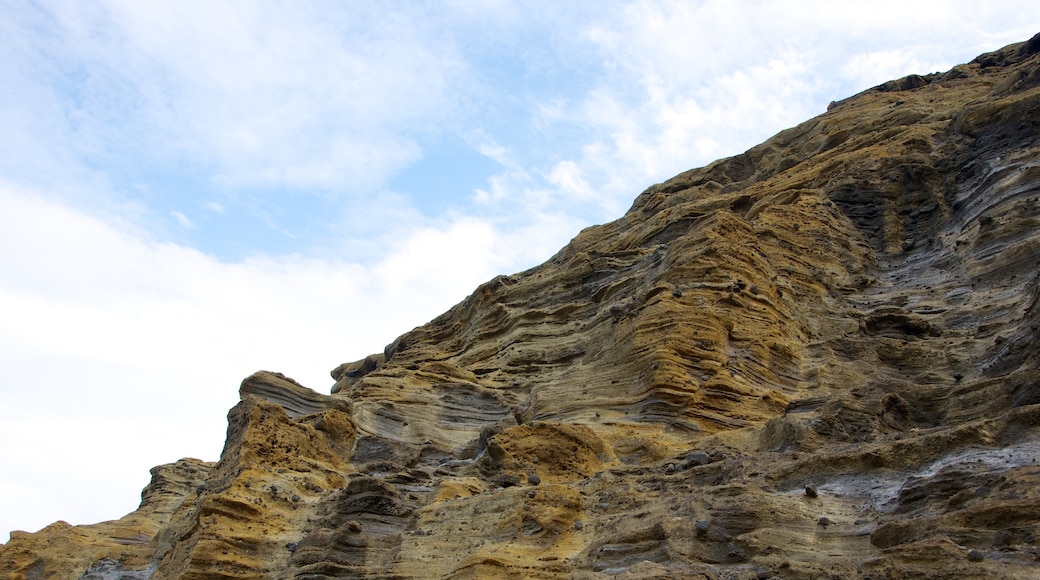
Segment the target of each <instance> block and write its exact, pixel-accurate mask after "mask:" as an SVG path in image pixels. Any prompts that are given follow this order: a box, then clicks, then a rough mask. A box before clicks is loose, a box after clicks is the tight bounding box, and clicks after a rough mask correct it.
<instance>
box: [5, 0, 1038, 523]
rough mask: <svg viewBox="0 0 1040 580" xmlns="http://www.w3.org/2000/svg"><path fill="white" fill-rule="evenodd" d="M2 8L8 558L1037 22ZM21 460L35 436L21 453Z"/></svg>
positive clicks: (844, 12) (255, 6)
mask: <svg viewBox="0 0 1040 580" xmlns="http://www.w3.org/2000/svg"><path fill="white" fill-rule="evenodd" d="M556 4H558V3H553V2H535V1H530V2H528V1H519V0H517V1H510V0H498V1H487V2H467V1H462V0H455V1H443V2H432V1H430V2H419V1H416V2H380V3H371V2H304V1H301V2H275V1H267V0H254V1H250V2H245V1H227V2H222V3H219V4H215V3H212V2H191V1H184V0H179V1H176V2H174V1H172V0H153V1H149V2H139V1H134V0H98V1H96V2H90V3H86V2H79V1H74V0H69V1H59V0H55V1H49V2H31V1H22V2H17V1H10V2H4V3H2V4H0V39H2V40H0V126H2V127H3V131H2V132H0V244H2V247H3V248H4V251H3V252H2V253H0V364H2V365H3V368H4V369H5V371H4V373H3V377H2V378H0V407H2V408H3V409H4V413H5V420H4V422H3V423H2V424H0V437H2V439H3V441H5V443H4V444H3V446H2V447H0V536H2V534H3V532H4V531H7V530H12V529H25V530H30V531H34V530H36V529H38V528H40V527H42V526H44V525H46V524H48V523H50V522H52V521H55V520H57V519H65V520H67V521H69V522H71V523H77V524H78V523H91V522H94V521H100V520H104V519H111V518H116V517H119V516H121V515H123V514H124V513H126V512H128V511H131V510H132V509H134V507H136V502H137V498H138V492H139V491H140V488H141V487H143V486H144V485H145V484H146V483H147V481H148V471H147V470H148V468H149V467H151V466H153V465H156V464H160V463H166V462H171V461H175V460H176V459H178V458H180V457H183V456H195V457H199V458H202V459H207V460H215V459H216V458H217V455H218V454H219V451H220V448H221V446H222V444H223V437H224V429H225V419H224V417H225V414H226V412H227V409H228V408H230V407H231V406H232V405H234V404H235V402H236V400H237V387H238V383H239V381H240V380H241V379H242V378H243V377H245V376H247V375H248V374H250V373H252V372H253V371H256V370H260V369H267V370H273V371H280V372H283V373H285V374H287V375H289V376H292V377H294V378H296V379H297V380H299V381H301V382H302V383H303V384H305V385H308V386H310V387H311V388H314V389H316V390H319V391H322V392H327V390H328V388H329V387H330V386H331V384H332V380H331V379H330V378H329V376H328V371H329V370H330V369H332V368H334V367H335V366H336V365H338V364H339V363H341V362H345V361H351V360H356V359H358V358H361V357H363V356H365V355H367V354H369V353H372V352H378V351H380V350H382V348H383V346H384V345H385V344H387V343H388V342H390V341H391V340H393V338H395V337H396V336H398V335H399V334H401V333H403V332H405V331H407V330H409V329H411V328H413V327H415V326H418V325H420V324H423V323H425V322H426V321H428V320H430V319H432V318H433V317H435V316H436V315H438V314H440V313H441V312H443V311H444V310H446V309H447V308H449V307H450V306H451V305H453V304H454V303H456V302H458V301H459V300H461V299H462V298H464V297H465V296H466V295H467V294H468V293H469V292H470V291H472V290H473V289H474V288H475V287H476V286H477V285H478V284H480V283H481V282H483V281H486V280H488V279H490V278H491V277H493V276H495V275H497V274H502V273H511V272H516V271H520V270H523V269H526V268H528V267H530V266H533V265H535V264H537V263H540V262H541V261H543V260H545V259H546V258H548V257H549V256H551V255H552V254H553V253H555V251H556V250H558V249H559V248H560V247H561V246H562V245H564V244H565V243H566V242H567V241H568V240H569V239H570V238H571V237H573V236H574V235H576V234H577V232H578V231H579V230H580V229H581V228H583V227H586V226H589V225H592V224H596V223H602V222H605V221H609V220H612V219H615V218H617V217H619V216H620V215H621V214H622V213H623V212H624V211H625V209H627V208H628V206H629V205H630V204H631V202H632V200H633V199H634V197H635V196H636V195H637V194H638V193H639V192H640V191H642V190H643V189H645V188H646V187H647V186H649V185H651V184H653V183H656V182H659V181H662V180H664V179H667V178H668V177H670V176H672V175H674V174H676V173H679V172H681V171H684V170H686V169H689V168H691V167H696V166H700V165H704V164H706V163H708V162H710V161H712V160H714V159H716V158H720V157H725V156H729V155H734V154H737V153H740V152H742V151H744V150H745V149H747V148H749V147H751V146H753V145H755V144H757V143H759V142H761V141H763V140H764V139H766V138H768V137H769V136H770V135H772V134H774V133H776V132H777V131H779V130H781V129H783V128H786V127H789V126H791V125H794V124H796V123H798V122H801V121H803V120H805V119H808V118H810V117H812V116H815V115H818V114H820V113H822V112H823V111H824V110H825V109H826V106H827V103H828V102H830V101H831V100H836V99H841V98H845V97H847V96H850V95H852V94H854V93H857V92H859V91H861V90H864V89H866V88H869V87H871V86H873V85H876V84H878V83H881V82H884V81H886V80H889V79H892V78H898V77H901V76H904V75H906V74H911V73H928V72H935V71H940V70H947V69H948V68H950V67H951V66H953V65H954V64H957V63H960V62H965V61H968V60H970V59H971V58H974V57H975V56H976V55H978V54H979V53H981V52H985V51H989V50H995V49H997V48H999V47H1001V46H1004V45H1006V44H1008V43H1011V42H1016V41H1020V40H1026V39H1028V38H1029V37H1031V36H1032V35H1033V34H1034V33H1036V32H1038V31H1040V5H1038V4H1037V3H1036V2H1033V1H1017V2H1016V1H1007V2H1000V3H978V2H912V3H911V2H905V1H904V2H884V1H874V2H840V3H839V2H829V1H828V2H823V1H820V2H808V1H807V2H799V3H790V2H784V3H779V2H774V3H769V2H739V1H703V2H668V1H649V0H646V1H638V0H634V1H631V2H579V1H576V2H569V3H566V5H567V6H566V7H559V6H557V5H556ZM16 442H17V443H16Z"/></svg>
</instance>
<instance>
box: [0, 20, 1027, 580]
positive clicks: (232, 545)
mask: <svg viewBox="0 0 1040 580" xmlns="http://www.w3.org/2000/svg"><path fill="white" fill-rule="evenodd" d="M1038 38H1040V37H1038ZM1037 47H1040V40H1037V39H1034V40H1031V41H1029V42H1027V43H1022V44H1019V45H1013V46H1009V47H1007V48H1004V49H1002V50H1000V51H997V52H994V53H989V54H985V55H982V56H980V57H979V58H977V59H976V60H975V61H973V62H971V63H968V64H966V65H961V66H957V67H954V69H952V70H951V71H949V72H946V73H941V74H931V75H913V76H910V77H907V78H905V79H900V80H897V81H892V82H890V83H886V84H884V85H881V86H879V87H876V88H874V89H871V90H869V91H865V92H864V93H862V94H859V95H856V96H854V97H851V98H849V99H846V100H844V101H841V102H836V103H832V105H831V107H830V108H829V110H828V111H827V112H826V113H825V114H823V115H821V116H819V117H817V118H815V119H811V120H809V121H807V122H805V123H803V124H801V125H799V126H797V127H794V128H792V129H789V130H786V131H783V132H781V133H779V134H778V135H776V136H775V137H773V138H772V139H770V140H769V141H767V142H765V143H763V144H762V145H759V146H757V147H755V148H753V149H751V150H749V151H747V152H746V153H744V154H742V155H739V156H736V157H733V158H729V159H724V160H720V161H717V162H715V163H713V164H711V165H708V166H707V167H703V168H699V169H694V170H691V171H688V172H686V173H683V174H681V175H679V176H676V177H675V178H673V179H671V180H669V181H667V182H665V183H662V184H658V185H655V186H653V187H651V188H649V189H647V190H646V191H645V192H643V193H642V194H640V195H639V196H638V197H637V198H636V200H635V203H634V204H633V206H632V208H631V209H630V210H629V211H628V212H627V213H626V214H625V216H624V217H622V218H621V219H619V220H617V221H615V222H613V223H609V224H605V225H602V226H596V227H592V228H588V229H586V230H584V231H583V232H581V233H580V234H579V235H578V236H577V237H576V238H574V240H572V241H571V243H570V244H568V245H567V246H566V247H565V248H563V249H562V250H561V251H560V252H559V253H558V254H557V255H556V256H554V257H553V258H551V259H550V260H549V261H548V262H546V263H545V264H543V265H541V266H538V267H536V268H533V269H531V270H528V271H526V272H522V273H519V274H515V275H511V276H500V277H498V278H495V279H494V280H492V281H490V282H488V283H486V284H484V285H482V286H481V287H479V288H478V289H477V290H476V291H475V292H474V293H473V294H472V295H471V296H470V297H468V298H467V299H466V300H464V301H463V302H462V303H460V304H458V305H457V306H455V307H454V308H452V309H451V310H450V311H448V312H447V313H445V314H444V315H442V316H440V317H438V318H437V319H435V320H433V321H432V322H430V323H429V324H426V325H424V326H421V327H419V328H416V329H414V330H412V331H410V332H408V333H405V334H404V335H402V336H401V337H400V338H399V339H397V340H396V341H395V342H394V343H393V344H391V345H389V346H388V347H386V349H384V351H383V352H382V353H380V354H377V355H372V356H370V357H367V358H366V359H364V360H361V361H358V362H356V363H347V364H344V365H340V366H339V367H338V368H337V369H336V370H335V371H333V378H334V380H335V381H336V383H335V386H334V387H333V389H332V394H331V395H320V394H318V393H314V392H312V391H310V390H308V389H305V388H303V387H301V386H300V385H298V384H296V383H295V382H293V381H291V380H290V379H287V378H285V377H282V376H280V375H277V374H273V373H257V374H256V375H253V376H252V377H250V378H248V379H246V381H244V382H243V384H242V388H241V395H242V402H241V403H240V404H239V405H238V406H236V407H235V408H234V409H232V411H231V413H230V414H229V429H228V439H227V443H226V446H225V449H224V452H223V454H222V456H221V458H220V461H219V462H217V463H216V464H205V463H202V462H198V461H194V460H183V461H182V462H179V463H177V464H174V465H171V466H164V467H160V468H156V470H155V471H154V472H153V482H152V484H150V485H149V487H148V488H147V489H146V490H145V493H144V494H143V501H142V505H141V508H140V509H139V510H138V511H136V512H134V513H132V514H130V515H128V516H126V517H125V518H123V519H121V520H117V521H115V522H106V523H102V524H97V525H95V526H80V527H71V526H67V525H64V524H61V523H58V524H54V525H53V526H50V527H48V528H46V529H44V530H41V531H40V532H39V533H37V534H24V533H15V534H13V535H12V538H11V541H10V542H9V543H8V544H7V545H6V546H4V547H3V548H2V549H0V570H2V571H3V572H4V573H6V574H7V575H8V576H10V577H15V578H23V577H24V578H33V577H49V576H50V577H53V576H57V577H81V576H85V577H97V578H104V577H118V575H119V574H123V575H124V576H125V577H141V578H172V577H189V578H190V577H235V578H289V577H294V578H321V577H396V578H431V577H464V578H465V577H473V578H477V577H480V578H483V577H517V578H519V577H523V578H597V577H610V576H618V575H625V576H628V577H660V578H664V577H690V578H699V577H705V578H718V577H726V578H768V577H772V576H778V577H781V578H813V577H842V578H855V577H862V578H866V577H875V578H877V577H886V578H910V577H936V578H939V577H948V578H995V577H1000V578H1034V577H1036V571H1037V566H1040V543H1038V542H1037V538H1036V536H1037V533H1040V494H1038V492H1037V490H1038V489H1040V487H1038V485H1037V484H1038V483H1040V467H1038V466H1037V463H1036V461H1037V459H1038V457H1040V355H1038V352H1040V349H1038V347H1040V345H1038V340H1040V339H1038V336H1040V332H1038V331H1040V277H1038V272H1037V269H1036V264H1037V263H1038V261H1040V55H1038V54H1037V52H1038V50H1037Z"/></svg>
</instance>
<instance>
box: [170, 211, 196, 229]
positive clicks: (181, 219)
mask: <svg viewBox="0 0 1040 580" xmlns="http://www.w3.org/2000/svg"><path fill="white" fill-rule="evenodd" d="M170 215H171V216H173V219H174V220H176V221H177V223H179V224H180V225H181V227H183V228H188V229H191V230H193V229H195V224H194V223H192V221H191V220H190V219H188V216H186V215H184V214H182V213H181V212H179V211H171V212H170Z"/></svg>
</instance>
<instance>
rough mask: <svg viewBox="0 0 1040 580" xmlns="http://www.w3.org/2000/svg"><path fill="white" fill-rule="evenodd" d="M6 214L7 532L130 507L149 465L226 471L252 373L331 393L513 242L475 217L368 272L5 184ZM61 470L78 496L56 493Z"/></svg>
mask: <svg viewBox="0 0 1040 580" xmlns="http://www.w3.org/2000/svg"><path fill="white" fill-rule="evenodd" d="M0 206H3V207H4V208H5V211H4V212H3V214H2V215H0V245H2V246H3V247H5V248H19V249H20V251H10V252H4V253H3V254H2V255H0V270H2V271H3V272H4V274H5V275H4V277H3V278H2V279H0V311H3V312H4V316H3V317H0V366H2V367H3V368H4V369H5V372H4V382H3V384H2V386H0V407H2V408H3V409H5V421H4V422H2V426H0V437H3V438H4V440H5V441H18V440H24V441H26V444H25V446H17V445H9V446H3V448H2V451H0V465H2V467H0V471H3V472H4V473H8V474H12V473H18V477H17V479H11V478H4V479H3V482H2V485H3V486H5V490H6V491H10V492H11V493H0V502H2V503H0V514H3V518H2V519H3V522H0V526H3V525H7V524H8V522H10V525H11V526H15V527H23V528H24V527H34V526H35V527H42V526H43V525H45V524H47V523H50V521H52V520H54V519H57V518H59V517H61V518H65V519H67V520H70V521H72V522H74V523H89V522H91V521H97V520H100V519H107V518H113V517H118V516H120V515H122V514H121V513H112V512H111V510H113V509H115V508H114V507H113V506H114V505H118V506H121V508H120V509H121V510H123V511H130V510H131V509H133V508H134V507H135V505H133V504H134V502H135V498H136V497H137V494H138V492H139V491H140V488H141V486H143V485H144V483H146V482H147V470H148V468H150V467H151V466H152V465H154V464H157V463H160V462H167V461H173V460H176V459H178V458H179V457H182V456H185V455H194V456H201V458H203V459H210V460H212V459H216V454H217V453H218V452H219V449H220V446H221V444H222V442H223V433H224V429H225V423H224V414H225V413H226V411H227V409H228V408H229V407H230V406H231V405H233V404H234V403H235V401H236V400H237V387H238V383H239V382H240V381H241V379H242V378H244V377H245V376H247V375H248V374H249V373H251V372H253V371H256V370H260V369H269V370H274V371H280V372H284V373H286V374H287V375H289V376H291V377H294V378H295V379H297V380H299V381H300V382H302V383H303V384H305V385H307V386H309V387H311V388H314V389H316V390H318V391H323V392H328V389H329V387H331V384H332V380H331V378H330V377H329V376H328V371H329V370H330V369H332V368H334V367H335V366H336V365H338V364H339V363H341V362H347V361H350V360H354V359H357V358H361V357H363V356H365V355H366V354H369V353H371V352H378V351H381V350H382V348H383V347H384V346H385V345H386V344H387V343H389V342H390V341H391V340H393V338H394V337H396V336H397V335H398V334H400V333H402V332H404V331H407V330H408V329H410V328H412V327H414V326H417V325H419V324H422V323H425V322H426V321H428V320H430V319H432V318H434V317H435V316H437V315H439V314H440V313H441V312H443V311H445V310H447V309H448V308H449V307H450V306H451V305H453V304H455V303H456V302H458V301H459V300H461V299H462V298H464V297H465V296H466V295H467V294H468V293H469V292H471V291H472V290H473V289H474V288H475V287H476V286H477V285H478V284H480V283H482V282H484V281H486V280H488V279H490V278H491V277H493V276H494V275H495V274H498V273H503V271H504V270H503V269H504V268H509V267H510V266H511V260H512V259H513V258H512V256H509V255H507V254H505V253H504V250H505V247H504V246H505V245H506V244H509V243H511V242H512V240H509V239H507V238H504V237H502V235H501V234H500V233H499V232H498V231H497V230H496V229H495V228H493V227H492V226H491V225H489V224H488V223H486V222H483V221H481V220H479V219H476V218H468V217H459V218H457V219H453V220H452V221H450V222H448V223H447V224H445V225H444V226H441V227H436V226H430V227H427V228H424V229H421V230H419V231H416V232H414V234H413V235H412V236H411V237H407V238H402V239H400V240H399V241H398V242H397V243H396V244H394V245H393V246H392V247H390V248H388V251H387V255H386V257H385V258H384V259H382V260H381V261H379V262H377V263H376V264H373V265H371V266H362V265H359V264H356V263H345V262H336V261H328V260H318V259H307V258H303V257H297V256H288V257H284V258H271V257H258V258H253V259H250V260H246V261H244V262H239V263H224V262H221V261H218V260H216V259H214V258H212V257H210V256H207V255H206V254H203V253H201V252H198V251H195V250H192V249H190V248H185V247H182V246H178V245H175V244H170V243H163V242H159V241H156V240H151V239H148V238H142V237H140V236H138V235H136V234H135V233H133V232H126V231H120V230H119V229H117V228H115V227H113V226H111V225H109V224H106V223H103V222H101V221H99V220H97V219H95V218H92V217H89V216H87V215H84V214H82V213H79V212H77V211H75V210H72V209H70V208H69V207H67V206H64V205H62V204H60V203H57V202H55V201H52V200H48V199H46V198H44V197H42V196H40V195H38V194H33V193H28V192H25V191H22V190H18V189H16V188H12V187H10V186H4V187H0ZM553 243H554V244H555V243H557V240H553ZM532 245H534V246H538V245H539V244H537V243H534V244H532ZM520 253H521V254H524V252H520ZM525 257H526V256H525ZM41 459H43V463H42V465H43V467H39V465H40V464H41V463H40V460H41ZM66 472H74V473H76V476H75V478H72V479H74V481H75V484H74V485H75V487H76V489H75V493H72V494H69V493H61V491H60V490H61V488H62V487H63V486H67V485H69V481H70V478H69V477H67V476H66V477H62V476H61V473H66ZM31 490H37V491H35V492H33V491H31ZM40 490H46V493H43V491H40ZM26 493H28V494H29V496H30V497H38V499H40V500H43V499H46V505H44V504H41V503H36V502H29V501H26V495H25V494H26ZM92 494H96V497H97V498H104V499H103V500H102V499H97V500H92V501H86V500H85V498H88V497H92ZM110 500H111V502H110ZM112 502H114V503H112ZM94 506H97V507H96V509H95V507H94ZM28 522H31V525H28Z"/></svg>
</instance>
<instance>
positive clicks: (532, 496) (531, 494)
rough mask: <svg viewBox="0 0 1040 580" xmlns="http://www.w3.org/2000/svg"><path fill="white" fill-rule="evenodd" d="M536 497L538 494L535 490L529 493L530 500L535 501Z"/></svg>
mask: <svg viewBox="0 0 1040 580" xmlns="http://www.w3.org/2000/svg"><path fill="white" fill-rule="evenodd" d="M536 495H538V493H537V492H535V490H533V489H532V490H531V491H529V492H527V497H529V498H532V499H533V498H534V496H536Z"/></svg>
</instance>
